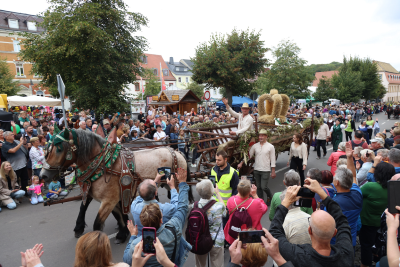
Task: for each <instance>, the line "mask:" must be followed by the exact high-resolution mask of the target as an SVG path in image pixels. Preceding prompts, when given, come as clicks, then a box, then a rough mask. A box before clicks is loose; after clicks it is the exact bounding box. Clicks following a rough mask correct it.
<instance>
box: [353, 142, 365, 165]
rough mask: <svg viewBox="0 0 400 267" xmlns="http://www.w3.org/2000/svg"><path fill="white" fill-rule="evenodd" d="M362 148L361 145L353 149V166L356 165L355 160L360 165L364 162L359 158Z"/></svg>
mask: <svg viewBox="0 0 400 267" xmlns="http://www.w3.org/2000/svg"><path fill="white" fill-rule="evenodd" d="M363 149H364V148H363V147H361V146H358V147H356V148H354V149H353V158H354V166H356V165H357V162H358V163H359V164H360V167H362V165H363V164H364V161H362V159H361V150H363Z"/></svg>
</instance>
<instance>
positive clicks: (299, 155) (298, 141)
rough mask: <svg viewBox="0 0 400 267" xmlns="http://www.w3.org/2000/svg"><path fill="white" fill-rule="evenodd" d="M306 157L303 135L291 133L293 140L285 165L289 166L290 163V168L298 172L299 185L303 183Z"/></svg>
mask: <svg viewBox="0 0 400 267" xmlns="http://www.w3.org/2000/svg"><path fill="white" fill-rule="evenodd" d="M307 158H308V151H307V145H306V144H305V143H303V136H302V135H301V134H295V135H293V142H292V144H291V146H290V152H289V161H288V163H287V164H286V165H287V166H289V164H290V169H292V170H295V171H298V172H299V174H300V180H301V186H303V184H304V170H305V169H306V167H307Z"/></svg>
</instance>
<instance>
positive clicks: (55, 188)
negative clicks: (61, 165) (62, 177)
mask: <svg viewBox="0 0 400 267" xmlns="http://www.w3.org/2000/svg"><path fill="white" fill-rule="evenodd" d="M67 194H68V192H66V191H62V188H61V183H60V182H59V181H58V176H57V175H56V176H54V177H53V181H52V182H51V183H50V184H49V192H48V193H47V194H46V197H47V198H53V199H55V198H58V196H66V195H67Z"/></svg>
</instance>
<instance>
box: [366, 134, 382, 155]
mask: <svg viewBox="0 0 400 267" xmlns="http://www.w3.org/2000/svg"><path fill="white" fill-rule="evenodd" d="M384 147H385V142H384V141H383V139H381V138H376V139H371V145H370V146H369V148H370V149H371V150H373V151H374V153H375V156H376V153H377V152H378V150H379V149H382V148H384Z"/></svg>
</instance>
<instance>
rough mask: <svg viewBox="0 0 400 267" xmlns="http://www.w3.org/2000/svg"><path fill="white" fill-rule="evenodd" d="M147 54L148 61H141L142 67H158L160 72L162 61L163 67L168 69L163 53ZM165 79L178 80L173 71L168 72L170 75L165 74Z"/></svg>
mask: <svg viewBox="0 0 400 267" xmlns="http://www.w3.org/2000/svg"><path fill="white" fill-rule="evenodd" d="M145 56H146V57H147V63H140V66H141V67H143V68H146V69H157V70H158V73H160V63H161V68H162V69H163V70H166V69H168V66H167V64H166V63H165V61H164V59H163V58H162V56H161V55H154V54H146V53H145ZM158 76H159V75H158ZM137 78H138V79H140V76H139V77H137ZM158 78H159V77H158ZM164 81H176V79H175V77H174V76H173V75H172V73H171V72H168V76H164Z"/></svg>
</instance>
